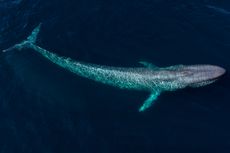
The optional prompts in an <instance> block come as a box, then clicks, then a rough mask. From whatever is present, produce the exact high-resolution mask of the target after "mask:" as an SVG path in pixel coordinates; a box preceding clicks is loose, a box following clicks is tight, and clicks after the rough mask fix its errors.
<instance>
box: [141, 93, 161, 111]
mask: <svg viewBox="0 0 230 153" xmlns="http://www.w3.org/2000/svg"><path fill="white" fill-rule="evenodd" d="M160 93H161V92H160V91H152V93H151V94H150V96H149V97H148V98H147V99H146V100H145V101H144V103H143V105H142V106H141V107H140V108H139V112H143V111H145V110H146V109H147V108H149V107H150V106H152V105H153V102H154V101H155V100H157V97H158V96H159V95H160Z"/></svg>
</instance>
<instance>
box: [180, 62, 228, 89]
mask: <svg viewBox="0 0 230 153" xmlns="http://www.w3.org/2000/svg"><path fill="white" fill-rule="evenodd" d="M179 71H180V72H181V73H182V74H183V75H182V76H181V78H180V79H181V81H183V82H184V83H185V84H187V86H190V87H200V86H205V85H208V84H211V83H213V82H215V81H216V80H217V79H219V78H220V77H221V76H223V75H224V74H225V73H226V70H225V69H224V68H222V67H219V66H215V65H191V66H184V67H183V68H181V69H180V70H179Z"/></svg>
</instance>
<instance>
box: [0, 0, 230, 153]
mask: <svg viewBox="0 0 230 153" xmlns="http://www.w3.org/2000/svg"><path fill="white" fill-rule="evenodd" d="M39 23H42V27H41V32H40V34H39V37H38V44H39V45H40V46H42V47H43V48H46V49H48V50H50V51H52V52H55V53H58V54H59V55H62V56H67V57H71V58H72V59H75V60H80V61H84V62H90V63H95V64H103V65H111V66H123V67H129V66H140V65H139V64H138V61H140V60H146V61H149V62H151V63H153V64H155V65H158V66H162V67H163V66H169V65H175V64H215V65H219V66H222V67H224V68H225V69H226V70H227V71H229V70H230V2H229V1H227V0H222V1H216V0H200V1H194V0H191V1H190V0H188V1H185V0H174V1H170V0H107V1H106V0H0V49H1V50H2V49H5V48H7V47H9V46H11V45H13V44H15V43H16V42H20V41H22V40H23V39H25V38H26V37H27V36H28V35H29V33H30V32H31V30H32V29H33V28H34V27H35V26H37V25H38V24H39ZM229 79H230V77H229V74H228V73H227V74H226V75H225V76H224V77H222V78H221V79H220V80H219V81H217V82H216V83H214V84H212V85H210V86H206V87H203V88H197V89H185V90H181V91H176V92H170V93H164V94H162V95H161V96H160V97H159V99H158V101H157V104H156V105H155V106H154V107H152V108H150V109H148V110H147V111H146V112H143V113H139V112H138V111H137V110H138V107H139V106H140V105H141V104H142V102H143V101H144V100H145V99H146V97H147V96H148V93H145V92H139V91H126V90H120V89H116V88H113V87H109V86H105V85H101V84H98V83H95V82H93V81H90V80H87V79H84V78H80V77H78V76H76V75H74V74H72V73H70V72H68V71H66V70H64V69H62V68H59V67H58V66H56V65H54V64H52V63H50V62H49V61H47V60H46V59H44V58H43V57H41V56H40V55H38V54H37V53H35V52H33V51H32V50H28V49H27V50H26V49H25V50H22V51H14V52H8V53H1V54H0V152H1V153H229V152H230V119H229V118H230V80H229Z"/></svg>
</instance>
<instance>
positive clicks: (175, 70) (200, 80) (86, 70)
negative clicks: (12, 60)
mask: <svg viewBox="0 0 230 153" xmlns="http://www.w3.org/2000/svg"><path fill="white" fill-rule="evenodd" d="M40 27H41V24H39V25H38V26H37V27H36V28H35V29H34V30H33V31H32V33H31V35H30V36H29V37H27V39H26V40H24V41H22V42H21V43H18V44H16V45H14V46H12V47H10V48H8V49H5V50H3V52H7V51H10V50H13V49H18V50H22V49H25V48H30V49H33V50H35V51H37V52H38V53H39V54H41V55H42V56H43V57H45V58H46V59H48V60H49V61H51V62H53V63H55V64H57V65H59V66H61V67H63V68H64V69H67V70H69V71H71V72H73V73H75V74H77V75H79V76H82V77H85V78H88V79H91V80H94V81H97V82H100V83H103V84H107V85H111V86H114V87H118V88H121V89H129V90H141V91H148V92H150V95H149V97H148V98H147V99H146V100H145V101H144V103H143V105H142V106H141V107H140V108H139V111H140V112H141V111H144V110H146V109H147V108H149V107H150V106H151V105H152V104H153V102H154V101H156V99H157V97H158V96H159V95H160V94H161V93H162V92H164V91H174V90H177V89H183V88H186V87H201V86H205V85H208V84H211V83H213V82H215V81H216V80H217V79H218V78H219V77H220V76H222V75H223V74H225V72H226V70H225V69H224V68H222V67H219V66H215V65H208V64H205V65H204V64H203V65H201V64H200V65H175V66H169V67H157V66H155V65H153V64H151V63H148V62H144V61H141V62H139V63H140V64H142V65H143V66H142V67H133V68H124V67H111V66H102V65H96V64H90V63H83V62H79V61H75V60H72V59H71V58H66V57H62V56H59V55H57V54H55V53H52V52H50V51H48V50H46V49H43V48H41V47H39V46H37V45H36V44H35V43H36V39H37V35H38V33H39V31H40Z"/></svg>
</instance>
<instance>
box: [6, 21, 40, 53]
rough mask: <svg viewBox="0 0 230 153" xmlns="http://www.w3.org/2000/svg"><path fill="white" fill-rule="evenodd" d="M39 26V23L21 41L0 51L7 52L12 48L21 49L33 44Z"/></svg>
mask: <svg viewBox="0 0 230 153" xmlns="http://www.w3.org/2000/svg"><path fill="white" fill-rule="evenodd" d="M40 28H41V23H40V24H39V25H38V26H37V27H35V28H34V30H33V31H32V32H31V34H30V35H29V36H28V37H27V38H26V40H24V41H22V42H21V43H18V44H15V45H13V46H11V47H9V48H7V49H4V50H2V52H8V51H11V50H13V49H18V50H21V49H23V48H30V47H31V46H33V45H35V43H36V41H37V36H38V33H39V31H40Z"/></svg>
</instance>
